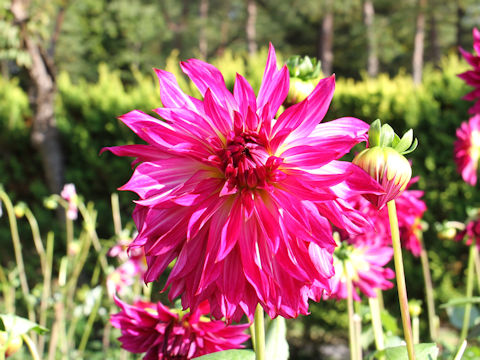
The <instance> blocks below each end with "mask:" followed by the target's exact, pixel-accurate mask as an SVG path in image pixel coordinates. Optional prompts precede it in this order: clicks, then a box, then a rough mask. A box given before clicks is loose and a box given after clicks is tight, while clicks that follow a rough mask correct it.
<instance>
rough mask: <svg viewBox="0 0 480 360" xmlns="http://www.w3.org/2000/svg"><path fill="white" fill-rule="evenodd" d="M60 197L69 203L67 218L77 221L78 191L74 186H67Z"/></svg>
mask: <svg viewBox="0 0 480 360" xmlns="http://www.w3.org/2000/svg"><path fill="white" fill-rule="evenodd" d="M60 196H61V197H62V198H64V199H65V200H66V201H67V202H68V209H67V217H68V218H69V219H70V220H77V217H78V208H77V191H76V190H75V185H74V184H65V185H64V187H63V189H62V192H61V193H60Z"/></svg>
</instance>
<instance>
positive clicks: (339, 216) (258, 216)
mask: <svg viewBox="0 0 480 360" xmlns="http://www.w3.org/2000/svg"><path fill="white" fill-rule="evenodd" d="M181 67H182V70H183V71H184V72H185V73H186V74H187V75H188V76H189V77H190V79H191V80H192V81H193V82H194V84H195V85H196V86H197V88H198V89H199V90H200V92H201V94H202V95H203V100H198V99H195V98H192V97H190V96H187V95H185V94H184V93H183V92H182V91H181V90H180V88H179V87H178V84H177V82H176V80H175V78H174V76H173V75H172V74H171V73H168V72H166V71H163V70H156V72H157V76H158V78H159V81H160V95H161V101H162V103H163V105H164V107H163V108H158V109H155V112H156V113H157V114H158V115H160V116H161V117H162V118H163V119H164V120H159V119H157V118H154V117H151V116H149V115H147V114H145V113H143V112H140V111H137V110H135V111H132V112H130V113H128V114H126V115H123V116H121V117H120V119H121V120H122V121H123V122H124V123H125V124H126V125H127V126H129V127H130V128H131V129H132V130H133V131H134V132H135V133H136V134H137V135H138V136H140V137H141V138H142V139H143V140H145V141H146V142H147V143H148V145H126V146H118V147H111V148H107V149H108V150H110V151H111V152H113V153H114V154H117V155H120V156H134V157H136V158H137V159H136V160H135V163H139V164H138V166H137V167H136V169H135V172H134V174H133V176H132V178H131V179H130V181H129V182H128V183H127V184H126V185H124V186H123V187H122V188H121V189H123V190H131V191H134V192H136V193H137V194H138V195H139V197H140V199H139V200H138V201H136V203H137V206H136V208H135V211H134V214H133V217H134V220H135V223H136V226H137V228H138V232H139V234H138V236H137V237H136V239H135V240H134V241H133V243H132V245H131V247H132V248H136V247H143V248H144V249H145V254H146V258H147V264H148V270H147V273H146V276H145V278H146V281H154V280H156V279H158V277H159V275H160V274H161V273H162V272H163V271H164V270H165V268H166V267H167V265H168V264H170V263H171V262H172V261H173V260H175V259H176V262H175V265H174V267H173V269H172V271H171V272H170V275H169V277H168V280H167V283H166V286H165V288H168V287H170V291H169V298H170V299H173V298H175V297H177V296H180V295H181V296H182V304H183V306H184V307H185V308H187V307H190V308H192V309H196V308H197V306H199V304H200V303H201V302H203V301H204V300H209V302H210V306H211V311H212V314H213V316H214V317H216V318H221V317H223V316H225V317H226V319H227V321H230V320H239V319H240V318H241V316H242V315H243V313H246V314H247V316H248V317H249V318H252V317H253V314H254V310H255V308H256V306H257V304H258V303H260V304H261V305H262V306H263V307H264V309H265V310H266V311H267V312H268V314H269V315H270V317H275V316H277V315H282V316H284V317H295V316H297V315H298V314H299V313H302V314H306V313H307V312H308V298H309V297H315V298H316V297H318V296H317V295H314V294H320V293H321V292H322V290H323V289H329V282H328V279H329V278H330V277H331V276H332V275H333V267H332V253H333V251H334V249H335V246H336V245H335V242H334V240H333V238H332V231H331V225H330V224H331V223H333V224H335V225H336V226H337V227H339V228H344V229H347V230H348V231H351V232H355V231H357V232H358V231H360V230H361V229H362V228H364V227H365V226H367V225H368V222H367V221H366V220H365V219H364V218H363V217H362V216H361V214H359V213H358V211H356V210H355V209H353V208H352V207H351V206H350V205H349V204H348V203H347V202H346V201H345V200H344V199H345V198H347V197H349V196H352V195H354V194H361V193H366V192H376V193H382V192H383V189H381V187H380V186H379V185H378V183H376V182H375V181H374V180H373V179H372V178H371V177H370V176H369V175H368V174H367V173H365V172H364V171H363V170H361V169H360V168H359V167H357V166H355V165H353V164H351V163H347V162H342V161H337V159H339V158H340V157H342V156H343V155H344V154H345V153H347V152H348V151H349V150H350V149H351V147H352V146H354V145H355V144H357V143H358V142H361V141H364V140H365V139H366V137H367V134H366V133H367V131H368V128H369V126H368V125H367V124H366V123H364V122H363V121H361V120H358V119H355V118H341V119H338V120H334V121H330V122H327V123H323V124H319V122H320V121H321V120H322V118H323V117H324V115H325V113H326V112H327V109H328V106H329V104H330V101H331V99H332V96H333V91H334V85H335V80H334V77H329V78H326V79H323V80H321V81H320V82H319V83H318V85H317V87H316V88H315V89H314V90H313V92H312V93H311V94H310V95H309V96H308V97H307V98H306V99H305V100H304V101H302V102H300V103H298V104H296V105H294V106H291V107H289V108H288V109H287V110H285V111H284V112H283V113H282V114H281V115H280V116H279V117H278V119H275V115H276V114H277V112H278V109H279V107H280V105H281V104H282V103H283V101H284V99H285V97H286V95H287V93H288V89H289V74H288V70H287V68H286V66H283V67H282V68H281V69H280V70H278V69H277V61H276V57H275V50H274V48H273V46H270V50H269V54H268V59H267V65H266V69H265V73H264V77H263V81H262V85H261V87H260V90H259V92H258V95H257V96H255V93H254V92H253V90H252V87H251V86H250V85H249V84H248V82H247V81H246V80H245V79H244V78H243V77H242V76H241V75H237V78H236V81H235V86H234V90H233V94H232V93H230V92H229V91H228V90H227V88H226V86H225V82H224V80H223V77H222V75H221V73H220V72H219V71H218V70H217V69H216V68H215V67H213V66H212V65H210V64H207V63H205V62H202V61H200V60H194V59H193V60H189V61H187V62H182V63H181ZM313 290H314V291H313Z"/></svg>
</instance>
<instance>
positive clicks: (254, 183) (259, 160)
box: [219, 131, 282, 192]
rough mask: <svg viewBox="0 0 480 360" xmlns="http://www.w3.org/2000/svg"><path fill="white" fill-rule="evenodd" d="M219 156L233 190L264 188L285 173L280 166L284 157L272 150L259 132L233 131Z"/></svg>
mask: <svg viewBox="0 0 480 360" xmlns="http://www.w3.org/2000/svg"><path fill="white" fill-rule="evenodd" d="M219 157H220V159H221V168H222V170H223V172H224V174H225V178H226V180H227V186H228V190H229V192H232V191H233V192H236V191H238V190H241V189H245V188H247V189H255V188H263V187H265V186H267V184H268V183H271V182H275V181H278V175H281V174H279V173H281V172H280V171H277V169H278V167H279V166H280V164H281V163H282V160H281V159H280V158H277V157H275V156H270V155H269V154H268V152H267V151H266V149H265V147H264V146H263V145H262V143H261V141H260V139H259V136H258V134H257V133H256V132H252V131H243V132H240V133H235V134H231V135H230V136H229V137H228V138H227V144H226V147H225V148H224V149H222V150H221V151H220V152H219Z"/></svg>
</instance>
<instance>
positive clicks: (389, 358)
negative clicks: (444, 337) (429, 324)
mask: <svg viewBox="0 0 480 360" xmlns="http://www.w3.org/2000/svg"><path fill="white" fill-rule="evenodd" d="M414 349H415V358H416V359H417V360H436V359H437V357H438V351H439V349H438V347H437V345H436V344H435V343H423V344H417V345H415V346H414ZM382 357H384V358H385V360H405V359H408V353H407V347H406V346H405V345H402V346H395V347H391V348H386V349H385V350H382V351H377V352H376V353H375V358H377V359H380V358H382Z"/></svg>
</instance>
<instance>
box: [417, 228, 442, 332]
mask: <svg viewBox="0 0 480 360" xmlns="http://www.w3.org/2000/svg"><path fill="white" fill-rule="evenodd" d="M419 240H420V245H421V247H422V249H421V251H420V260H421V262H422V272H423V279H424V281H425V295H426V298H427V299H426V300H427V312H428V325H429V328H430V339H431V340H432V341H436V339H437V329H438V327H437V321H438V320H437V319H438V318H437V315H436V314H435V299H434V296H433V283H432V276H431V274H430V264H429V262H428V254H427V250H426V249H425V244H424V242H423V237H422V235H420V236H419Z"/></svg>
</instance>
